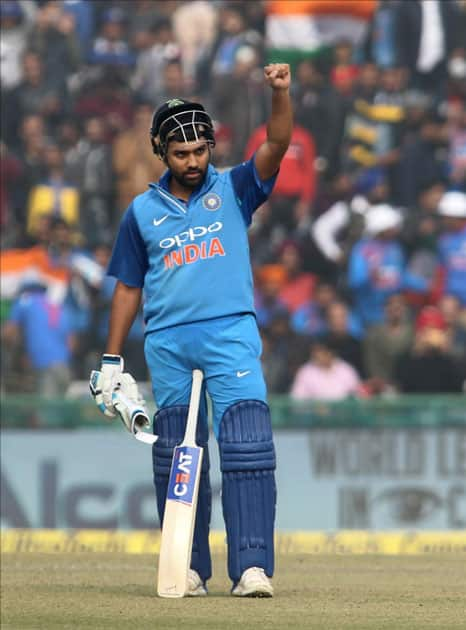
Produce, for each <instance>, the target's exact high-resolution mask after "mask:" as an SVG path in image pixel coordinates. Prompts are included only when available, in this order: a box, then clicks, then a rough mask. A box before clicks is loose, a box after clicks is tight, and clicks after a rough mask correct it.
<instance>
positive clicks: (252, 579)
mask: <svg viewBox="0 0 466 630" xmlns="http://www.w3.org/2000/svg"><path fill="white" fill-rule="evenodd" d="M231 594H232V595H235V596H236V597H273V586H272V584H271V582H270V580H269V578H268V577H267V576H266V575H265V573H264V569H260V568H259V567H251V568H250V569H246V571H244V573H243V575H242V576H241V579H240V581H239V582H238V584H237V585H236V586H235V587H234V589H233V590H232V591H231Z"/></svg>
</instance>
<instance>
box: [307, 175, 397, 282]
mask: <svg viewBox="0 0 466 630" xmlns="http://www.w3.org/2000/svg"><path fill="white" fill-rule="evenodd" d="M353 191H354V193H356V194H354V195H351V198H349V199H348V200H344V199H340V200H338V201H337V202H336V203H334V204H333V205H331V206H330V207H329V208H328V209H326V210H325V211H324V212H323V213H322V214H321V215H320V216H319V217H318V218H317V219H316V221H314V223H313V224H312V225H311V230H310V232H311V238H312V241H311V243H310V246H311V248H312V251H313V252H315V255H314V260H313V266H314V268H315V270H316V271H317V272H318V273H320V274H322V275H325V277H327V278H328V279H331V280H333V281H336V279H337V278H338V276H339V274H340V272H341V270H342V269H343V268H344V266H345V265H346V264H347V261H348V256H349V252H350V251H351V249H352V247H353V245H354V243H355V242H356V241H357V240H359V239H360V238H361V236H362V233H363V231H364V221H365V219H364V217H365V214H366V212H367V211H368V209H369V208H370V206H371V205H375V204H377V203H382V202H384V201H387V197H388V194H389V188H388V183H387V179H386V177H385V173H384V171H383V170H382V169H380V168H371V169H366V170H363V171H361V172H360V173H359V175H358V176H357V178H356V180H355V182H354V185H353Z"/></svg>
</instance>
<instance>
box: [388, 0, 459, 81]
mask: <svg viewBox="0 0 466 630" xmlns="http://www.w3.org/2000/svg"><path fill="white" fill-rule="evenodd" d="M455 5H456V3H455V2H441V1H440V0H428V1H427V0H410V2H399V3H398V4H397V7H396V18H395V19H396V22H395V36H396V47H397V57H398V62H399V63H400V64H401V65H402V66H404V67H406V68H407V69H408V70H409V72H410V73H411V77H412V83H413V85H414V86H415V87H418V88H420V89H424V90H428V91H431V92H435V91H440V90H442V89H443V87H444V85H445V80H446V61H447V58H448V56H449V54H450V51H451V50H452V49H454V48H455V47H456V46H457V45H458V43H457V32H456V24H455V23H456V19H457V15H458V10H457V8H456V6H455ZM463 36H464V35H463Z"/></svg>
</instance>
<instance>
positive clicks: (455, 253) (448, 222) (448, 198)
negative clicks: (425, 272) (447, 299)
mask: <svg viewBox="0 0 466 630" xmlns="http://www.w3.org/2000/svg"><path fill="white" fill-rule="evenodd" d="M438 213H439V215H440V216H441V217H442V221H443V225H444V230H445V233H444V235H443V236H442V238H441V239H440V242H439V256H440V261H439V262H440V269H439V272H438V283H439V285H440V287H439V290H440V294H441V295H443V294H445V293H447V294H449V295H454V296H456V297H457V298H458V299H459V300H460V302H461V304H462V305H463V306H465V305H466V194H465V193H460V192H447V193H445V194H444V195H443V197H442V198H441V200H440V203H439V208H438Z"/></svg>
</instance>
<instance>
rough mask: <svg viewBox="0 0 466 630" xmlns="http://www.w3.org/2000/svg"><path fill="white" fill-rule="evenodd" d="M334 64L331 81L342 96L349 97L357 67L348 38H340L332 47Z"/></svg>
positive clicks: (357, 72) (357, 71)
mask: <svg viewBox="0 0 466 630" xmlns="http://www.w3.org/2000/svg"><path fill="white" fill-rule="evenodd" d="M333 56H334V64H333V68H332V71H331V74H330V78H331V82H332V84H333V86H334V87H335V89H336V90H337V91H338V92H339V93H340V94H341V95H342V96H343V97H346V98H348V97H351V95H352V93H353V88H354V82H355V80H356V78H357V76H358V74H359V67H358V66H357V64H355V63H354V61H353V45H352V43H351V41H350V40H349V39H341V40H340V41H339V42H337V43H336V44H335V46H334V49H333Z"/></svg>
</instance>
